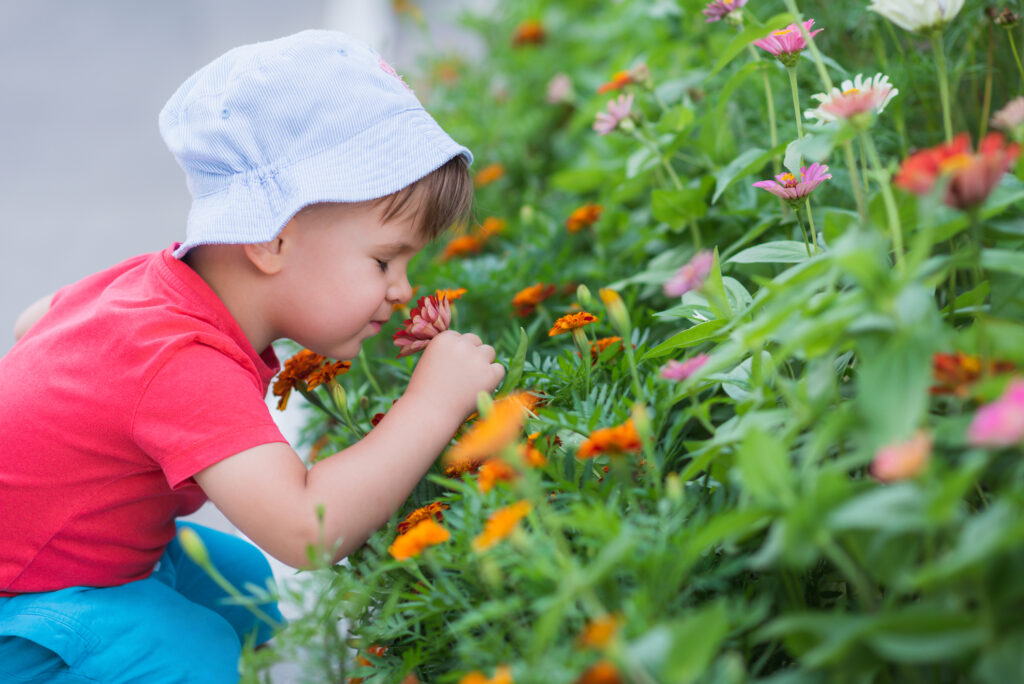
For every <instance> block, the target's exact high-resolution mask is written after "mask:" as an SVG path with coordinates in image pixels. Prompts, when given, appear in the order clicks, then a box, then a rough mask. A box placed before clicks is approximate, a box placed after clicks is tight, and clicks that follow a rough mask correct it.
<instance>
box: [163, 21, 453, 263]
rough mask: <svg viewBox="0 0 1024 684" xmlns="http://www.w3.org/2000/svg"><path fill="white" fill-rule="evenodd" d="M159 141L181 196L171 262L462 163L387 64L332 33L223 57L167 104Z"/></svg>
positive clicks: (269, 235)
mask: <svg viewBox="0 0 1024 684" xmlns="http://www.w3.org/2000/svg"><path fill="white" fill-rule="evenodd" d="M160 133H161V134H162V135H163V138H164V141H165V142H166V143H167V146H168V148H170V150H171V152H172V153H173V154H174V156H175V158H176V159H177V160H178V163H179V164H180V165H181V167H182V168H183V169H184V170H185V175H186V177H187V180H188V189H189V192H190V193H192V209H191V211H190V212H189V216H188V228H187V232H186V239H185V242H184V243H182V244H181V245H180V246H179V247H178V248H177V249H176V250H175V252H174V256H176V257H178V258H179V259H180V258H181V257H182V256H184V255H185V253H186V252H188V250H189V249H191V248H192V247H195V246H196V245H207V244H246V243H255V242H265V241H267V240H271V239H273V238H274V237H275V236H276V235H277V234H278V233H279V232H280V231H281V229H282V228H283V227H284V225H285V224H286V223H287V222H288V221H289V220H290V219H291V217H292V216H294V215H295V213H296V212H298V211H299V210H300V209H302V208H303V207H304V206H307V205H309V204H314V203H317V202H362V201H366V200H372V199H377V198H379V197H384V196H386V195H390V194H391V193H394V192H397V191H398V190H401V189H402V188H404V187H406V186H408V185H410V184H412V183H414V182H415V181H417V180H419V179H420V178H422V177H423V176H425V175H427V174H428V173H430V172H431V171H433V170H435V169H437V168H438V167H440V166H441V165H443V164H444V163H445V162H447V161H448V160H450V159H452V158H454V157H456V156H458V155H462V156H464V157H465V158H466V161H467V162H472V161H473V155H472V154H471V153H470V151H469V150H468V149H466V148H465V147H463V146H462V145H459V144H458V143H456V142H455V141H454V140H452V139H451V137H449V136H448V134H447V133H445V132H444V130H442V128H441V127H440V126H439V125H438V124H437V122H436V121H434V119H433V117H431V116H430V114H428V113H427V112H426V110H424V109H423V105H421V104H420V102H419V100H418V99H416V96H415V95H414V94H413V92H412V90H410V89H409V87H408V86H407V85H406V84H405V82H404V81H402V79H401V77H400V76H398V75H397V74H396V73H395V71H394V69H392V68H391V67H390V66H389V65H388V64H387V62H385V61H384V60H383V59H381V58H380V56H378V55H377V53H376V52H374V51H373V50H372V49H371V48H370V47H369V46H367V45H366V44H364V43H362V42H360V41H358V40H355V39H354V38H352V37H351V36H348V35H346V34H344V33H340V32H337V31H303V32H301V33H296V34H294V35H291V36H287V37H285V38H279V39H277V40H271V41H267V42H263V43H255V44H253V45H243V46H241V47H238V48H235V49H233V50H230V51H229V52H227V53H225V54H224V55H222V56H221V57H218V58H217V59H215V60H214V61H213V62H211V63H210V64H208V65H206V66H205V67H203V68H202V69H200V70H199V71H197V72H196V73H195V74H193V75H192V76H191V77H190V78H189V79H188V80H187V81H185V82H184V83H183V84H182V85H181V87H180V88H178V90H177V92H175V93H174V95H172V96H171V99H170V100H168V101H167V104H166V105H164V108H163V110H162V111H161V112H160Z"/></svg>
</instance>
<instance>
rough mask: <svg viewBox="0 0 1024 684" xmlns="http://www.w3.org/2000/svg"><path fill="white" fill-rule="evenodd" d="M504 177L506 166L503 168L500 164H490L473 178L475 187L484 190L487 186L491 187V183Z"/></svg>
mask: <svg viewBox="0 0 1024 684" xmlns="http://www.w3.org/2000/svg"><path fill="white" fill-rule="evenodd" d="M504 175H505V167H504V166H502V165H501V164H499V163H498V162H495V163H493V164H488V165H487V166H485V167H484V168H482V169H480V170H479V171H477V172H476V175H475V176H473V185H475V186H476V187H478V188H482V187H484V186H485V185H490V184H491V183H493V182H494V181H496V180H498V179H499V178H501V177H503V176H504Z"/></svg>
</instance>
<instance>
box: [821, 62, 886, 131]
mask: <svg viewBox="0 0 1024 684" xmlns="http://www.w3.org/2000/svg"><path fill="white" fill-rule="evenodd" d="M899 92H900V91H898V90H896V89H895V88H893V87H892V84H891V83H889V77H888V76H886V75H885V74H875V75H874V76H873V77H871V78H864V77H863V76H862V75H861V74H857V75H856V76H855V77H854V79H853V80H852V81H851V80H849V79H847V80H845V81H843V83H842V86H841V87H839V88H833V89H832V90H831V91H830V92H828V93H817V94H816V95H811V98H813V99H815V100H817V101H818V102H819V103H820V104H819V105H818V106H817V107H816V108H814V109H808V110H807V111H805V112H804V116H805V117H807V118H808V119H817V120H818V121H819V122H821V123H825V122H827V121H836V120H838V119H849V118H850V117H852V116H856V115H857V114H861V113H863V112H872V113H874V114H879V113H881V111H882V110H883V109H885V106H886V105H887V104H889V101H890V100H892V98H894V97H896V95H897V93H899Z"/></svg>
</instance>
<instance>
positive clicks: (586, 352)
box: [572, 328, 592, 396]
mask: <svg viewBox="0 0 1024 684" xmlns="http://www.w3.org/2000/svg"><path fill="white" fill-rule="evenodd" d="M572 341H573V342H575V343H576V349H577V350H578V351H579V353H580V359H581V360H582V361H583V371H584V377H585V379H586V388H587V391H586V393H585V394H584V396H588V395H589V394H590V366H591V365H592V361H591V359H590V343H589V342H588V341H587V334H586V333H585V332H583V331H582V330H581V329H579V328H574V329H573V330H572Z"/></svg>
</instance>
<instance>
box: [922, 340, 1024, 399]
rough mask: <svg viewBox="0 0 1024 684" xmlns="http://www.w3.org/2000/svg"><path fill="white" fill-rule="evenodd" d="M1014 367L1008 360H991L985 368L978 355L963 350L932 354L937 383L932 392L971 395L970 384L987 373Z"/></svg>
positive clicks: (933, 371)
mask: <svg viewBox="0 0 1024 684" xmlns="http://www.w3.org/2000/svg"><path fill="white" fill-rule="evenodd" d="M1014 368H1015V366H1014V364H1012V363H1010V362H1008V361H989V362H988V364H987V368H984V367H983V366H982V361H981V358H980V357H978V356H973V355H971V354H965V353H964V352H962V351H955V352H953V353H952V354H946V353H943V352H937V353H936V354H935V355H933V356H932V377H933V378H934V379H935V384H934V385H932V387H931V393H932V394H954V395H956V396H958V397H961V398H966V397H967V396H969V395H970V386H971V385H972V384H974V383H975V382H977V381H978V380H980V379H981V377H982V376H983V375H985V374H986V373H987V374H989V375H993V374H996V373H1007V372H1009V371H1012V370H1013V369H1014Z"/></svg>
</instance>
